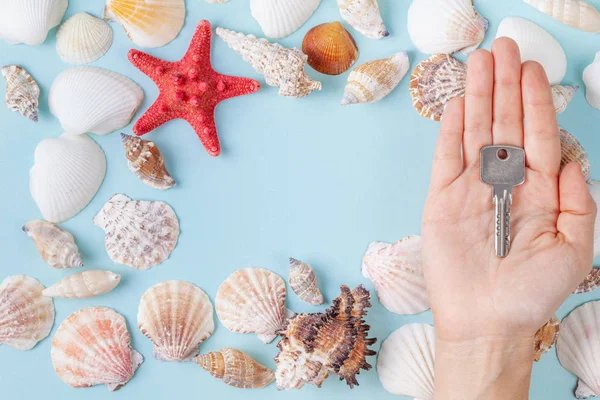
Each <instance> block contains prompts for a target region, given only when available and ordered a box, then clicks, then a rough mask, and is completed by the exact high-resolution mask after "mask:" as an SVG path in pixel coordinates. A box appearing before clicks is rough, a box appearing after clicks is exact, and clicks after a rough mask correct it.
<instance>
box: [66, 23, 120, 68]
mask: <svg viewBox="0 0 600 400" xmlns="http://www.w3.org/2000/svg"><path fill="white" fill-rule="evenodd" d="M112 41H113V31H112V29H111V28H110V26H109V25H108V23H106V22H105V21H103V20H101V19H100V18H96V17H93V16H91V15H90V14H88V13H85V12H80V13H78V14H75V15H73V16H72V17H71V18H69V19H68V20H66V21H65V23H64V24H62V25H61V26H60V28H59V29H58V32H57V33H56V51H57V52H58V55H59V57H60V58H61V60H63V61H64V62H66V63H69V64H87V63H91V62H94V61H96V60H97V59H99V58H100V57H102V56H103V55H104V54H105V53H106V52H107V51H108V49H110V46H111V45H112Z"/></svg>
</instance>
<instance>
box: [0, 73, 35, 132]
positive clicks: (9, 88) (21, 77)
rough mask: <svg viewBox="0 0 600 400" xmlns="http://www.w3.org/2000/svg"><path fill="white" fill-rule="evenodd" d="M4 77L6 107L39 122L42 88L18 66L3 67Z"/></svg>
mask: <svg viewBox="0 0 600 400" xmlns="http://www.w3.org/2000/svg"><path fill="white" fill-rule="evenodd" d="M2 76H3V77H4V79H5V80H6V107H7V108H8V109H9V110H12V111H18V112H19V113H21V115H22V116H24V117H25V118H27V119H30V120H32V121H33V122H38V99H39V97H40V87H39V86H38V84H37V83H36V81H35V80H34V79H33V78H32V77H31V75H29V73H28V72H27V71H25V69H23V68H21V67H19V66H18V65H6V66H4V67H2Z"/></svg>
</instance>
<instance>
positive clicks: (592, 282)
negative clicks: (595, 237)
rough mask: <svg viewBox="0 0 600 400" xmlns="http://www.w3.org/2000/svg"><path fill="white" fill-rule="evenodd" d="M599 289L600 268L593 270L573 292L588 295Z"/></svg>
mask: <svg viewBox="0 0 600 400" xmlns="http://www.w3.org/2000/svg"><path fill="white" fill-rule="evenodd" d="M596 232H597V231H596ZM598 287H600V268H592V270H591V271H590V273H589V274H588V275H587V276H586V277H585V279H584V280H583V282H581V283H580V284H579V286H577V288H576V289H575V290H574V291H573V294H583V293H588V292H591V291H594V290H596V289H598Z"/></svg>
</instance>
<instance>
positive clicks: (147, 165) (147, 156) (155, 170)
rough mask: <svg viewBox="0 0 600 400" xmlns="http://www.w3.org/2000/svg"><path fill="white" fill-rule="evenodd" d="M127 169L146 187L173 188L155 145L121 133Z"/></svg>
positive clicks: (172, 180) (173, 182) (173, 180)
mask: <svg viewBox="0 0 600 400" xmlns="http://www.w3.org/2000/svg"><path fill="white" fill-rule="evenodd" d="M121 139H122V140H123V146H125V156H126V157H127V165H128V166H129V169H130V170H131V171H132V172H133V173H134V174H135V176H137V177H138V178H139V179H140V180H141V181H142V182H144V183H145V184H146V185H148V186H150V187H153V188H155V189H159V190H165V189H169V188H172V187H173V186H175V179H173V177H171V175H169V171H167V167H165V161H164V159H163V156H162V154H161V153H160V150H159V149H158V147H157V146H156V144H155V143H154V142H152V141H150V140H143V139H140V138H139V137H136V136H130V135H125V134H124V133H121Z"/></svg>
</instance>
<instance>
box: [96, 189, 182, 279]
mask: <svg viewBox="0 0 600 400" xmlns="http://www.w3.org/2000/svg"><path fill="white" fill-rule="evenodd" d="M94 224H95V225H96V226H97V227H99V228H101V229H102V230H104V235H105V236H104V244H105V246H106V251H107V252H108V256H109V257H110V259H111V260H113V261H114V262H116V263H117V264H124V265H128V266H130V267H131V268H133V269H149V268H151V267H153V266H155V265H158V264H160V263H162V262H163V261H164V260H166V259H167V258H169V256H170V255H171V253H172V252H173V250H174V249H175V246H176V245H177V239H178V238H179V221H178V220H177V215H175V211H173V209H172V208H171V207H170V206H169V205H168V204H165V203H163V202H161V201H143V200H131V199H130V198H129V197H127V196H125V195H123V194H116V195H114V196H113V197H111V199H110V200H109V201H108V202H106V204H105V205H104V207H102V210H100V212H98V214H96V216H95V217H94Z"/></svg>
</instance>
